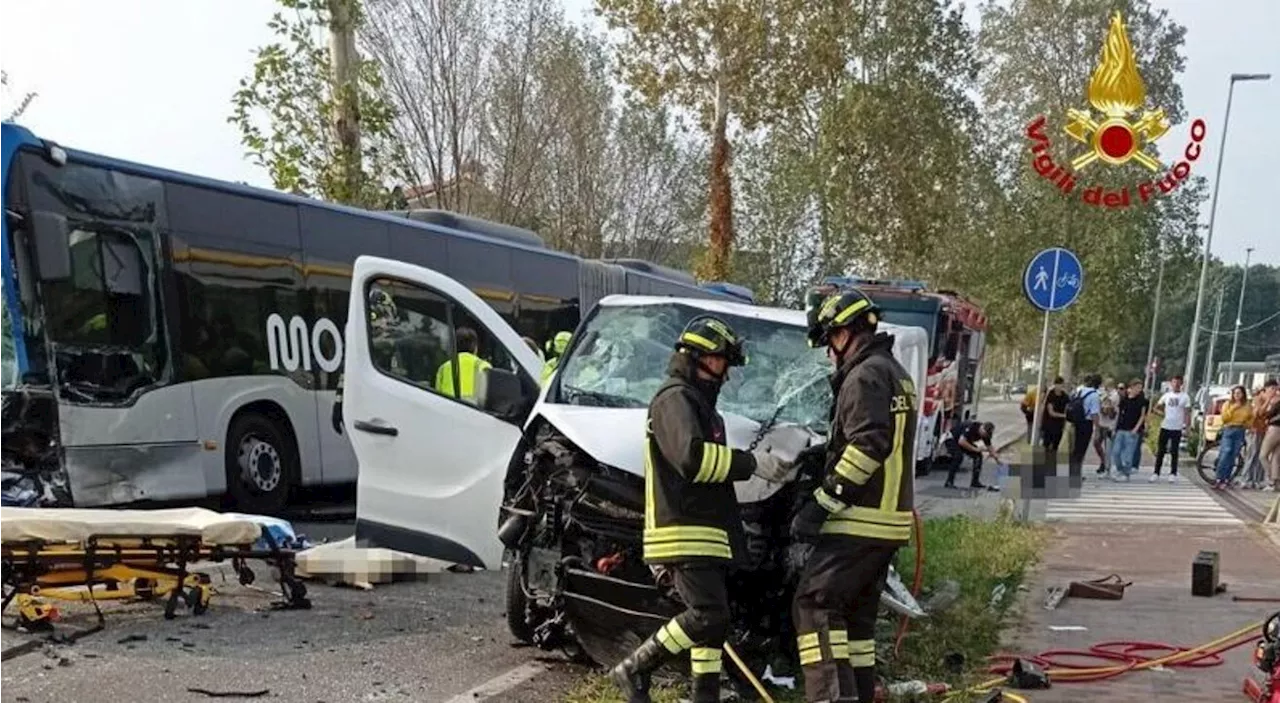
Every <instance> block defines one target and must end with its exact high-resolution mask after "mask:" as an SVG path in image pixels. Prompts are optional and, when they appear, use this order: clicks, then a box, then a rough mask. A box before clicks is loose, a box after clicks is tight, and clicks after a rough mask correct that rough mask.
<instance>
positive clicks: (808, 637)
mask: <svg viewBox="0 0 1280 703" xmlns="http://www.w3.org/2000/svg"><path fill="white" fill-rule="evenodd" d="M796 649H798V650H799V652H800V666H808V665H810V664H817V663H818V662H820V661H822V642H820V641H819V640H818V633H816V632H807V633H805V634H803V635H800V636H799V637H797V638H796Z"/></svg>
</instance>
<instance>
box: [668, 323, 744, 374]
mask: <svg viewBox="0 0 1280 703" xmlns="http://www.w3.org/2000/svg"><path fill="white" fill-rule="evenodd" d="M676 349H678V350H683V351H685V352H687V353H689V354H692V355H694V356H723V357H724V358H725V360H726V361H728V362H729V365H730V366H743V365H745V364H746V363H747V356H746V354H745V353H743V350H742V338H741V337H739V336H738V335H737V333H736V332H734V331H733V329H732V328H730V327H729V325H727V324H725V323H724V322H723V321H721V320H719V319H717V318H715V317H712V316H710V315H700V316H698V317H695V318H693V319H692V320H690V321H689V324H687V325H685V327H684V331H683V332H681V333H680V338H679V339H677V340H676Z"/></svg>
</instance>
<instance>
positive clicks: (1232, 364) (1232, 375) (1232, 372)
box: [1227, 247, 1253, 384]
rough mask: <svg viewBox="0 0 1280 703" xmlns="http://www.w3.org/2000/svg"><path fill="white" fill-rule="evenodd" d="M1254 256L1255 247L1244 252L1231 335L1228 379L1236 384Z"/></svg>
mask: <svg viewBox="0 0 1280 703" xmlns="http://www.w3.org/2000/svg"><path fill="white" fill-rule="evenodd" d="M1252 256H1253V247H1249V248H1247V249H1245V250H1244V273H1243V274H1242V275H1241V276H1240V300H1239V302H1237V303H1236V331H1235V333H1234V334H1232V335H1231V360H1230V361H1228V362H1227V378H1229V379H1231V383H1233V384H1234V383H1235V382H1236V380H1235V379H1236V346H1237V345H1239V344H1240V324H1241V320H1240V316H1241V315H1243V314H1244V291H1245V286H1246V285H1248V284H1249V259H1250V258H1251V257H1252Z"/></svg>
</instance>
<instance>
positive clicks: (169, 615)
mask: <svg viewBox="0 0 1280 703" xmlns="http://www.w3.org/2000/svg"><path fill="white" fill-rule="evenodd" d="M175 593H176V592H175ZM177 614H178V599H177V598H174V597H173V595H172V594H171V595H170V597H168V598H166V599H165V601H164V619H165V620H172V619H174V617H176V616H177Z"/></svg>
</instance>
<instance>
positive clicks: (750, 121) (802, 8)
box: [596, 0, 843, 280]
mask: <svg viewBox="0 0 1280 703" xmlns="http://www.w3.org/2000/svg"><path fill="white" fill-rule="evenodd" d="M826 7H827V6H826V4H824V3H818V4H816V5H811V4H810V3H806V2H801V1H800V0H775V1H774V2H755V1H748V0H596V9H597V12H598V14H599V15H601V16H602V17H603V18H604V19H605V21H606V23H607V25H608V27H609V28H610V29H611V30H615V31H618V32H619V33H620V34H621V36H622V40H621V42H620V43H619V45H618V46H617V61H618V67H619V72H620V74H621V76H622V79H623V81H624V82H625V83H626V84H627V85H628V86H629V88H630V89H631V90H633V91H634V92H635V93H636V94H637V95H638V96H640V97H642V98H643V99H645V100H647V101H649V102H650V103H652V104H659V103H662V104H669V105H673V106H676V107H679V108H682V109H685V110H688V111H690V112H692V113H693V114H695V115H696V116H697V118H698V121H699V124H700V125H701V126H702V128H703V130H704V131H706V132H707V133H708V134H709V135H710V141H711V149H710V155H709V157H710V169H709V175H708V221H709V222H708V224H709V236H708V246H707V249H706V254H705V257H704V259H703V260H702V261H701V262H700V264H699V267H698V268H699V272H700V273H701V274H702V276H703V277H704V278H711V279H718V280H722V279H726V278H728V276H729V273H730V270H731V260H730V255H731V253H732V248H733V239H734V227H733V214H734V207H733V184H732V179H731V173H730V171H731V165H732V149H731V135H730V133H729V130H730V128H731V126H732V125H731V122H736V123H737V125H738V126H740V127H741V128H742V129H745V130H752V129H755V128H757V127H761V126H765V125H768V124H770V123H771V122H772V121H773V120H775V119H777V118H778V117H779V116H780V115H781V114H782V113H783V112H784V111H785V109H786V108H789V107H791V106H793V105H794V104H796V103H797V101H799V100H800V99H802V97H803V95H804V92H805V91H804V88H805V86H806V85H807V83H808V82H809V81H811V80H817V79H818V78H819V77H821V76H824V75H825V74H826V72H827V71H826V69H825V68H824V67H825V66H826V65H827V64H828V62H830V64H831V65H833V66H834V65H838V64H839V63H840V62H841V61H842V58H843V57H842V56H841V54H840V52H839V51H838V49H837V48H836V47H835V45H834V43H833V39H834V37H832V36H831V35H830V34H829V33H827V32H824V31H821V30H822V27H823V21H824V20H826V19H830V18H831V17H833V16H836V15H838V14H839V13H838V12H832V11H830V10H828V9H826ZM831 7H832V8H835V7H836V6H835V5H832V6H831Z"/></svg>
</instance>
